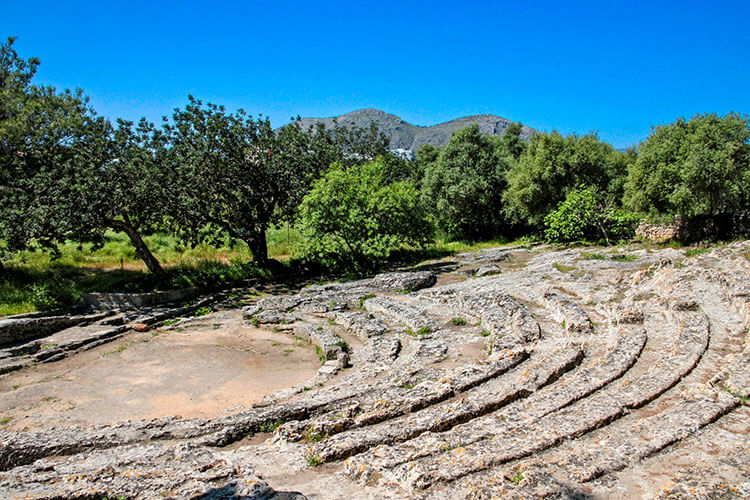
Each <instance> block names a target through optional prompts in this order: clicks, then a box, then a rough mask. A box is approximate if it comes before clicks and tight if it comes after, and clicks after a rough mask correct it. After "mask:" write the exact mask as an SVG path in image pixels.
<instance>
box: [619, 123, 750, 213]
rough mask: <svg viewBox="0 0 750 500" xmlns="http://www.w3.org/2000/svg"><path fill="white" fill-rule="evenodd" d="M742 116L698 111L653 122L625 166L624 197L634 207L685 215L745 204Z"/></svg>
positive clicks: (747, 133)
mask: <svg viewBox="0 0 750 500" xmlns="http://www.w3.org/2000/svg"><path fill="white" fill-rule="evenodd" d="M749 138H750V127H749V126H748V117H747V116H746V115H740V114H738V113H729V114H727V115H725V116H723V117H720V116H718V115H717V114H716V113H707V114H698V115H696V116H694V117H693V118H692V119H691V120H689V121H686V120H685V119H684V118H679V119H677V120H676V121H674V122H673V123H670V124H668V125H662V126H659V127H655V128H653V129H652V130H651V135H649V137H648V138H647V139H646V140H645V141H644V142H642V143H641V144H640V145H639V147H638V153H639V155H638V159H637V160H636V161H635V162H634V163H633V165H632V166H631V168H630V169H629V170H628V179H627V184H626V189H625V203H626V204H627V205H628V206H629V207H631V208H632V209H634V210H639V211H643V212H650V213H661V214H674V213H680V214H682V215H685V216H694V215H701V214H712V215H715V214H719V213H723V212H729V211H734V210H739V209H743V208H747V207H748V206H750V146H748V139H749Z"/></svg>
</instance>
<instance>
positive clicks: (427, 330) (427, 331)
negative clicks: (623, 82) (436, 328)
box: [404, 326, 432, 339]
mask: <svg viewBox="0 0 750 500" xmlns="http://www.w3.org/2000/svg"><path fill="white" fill-rule="evenodd" d="M404 333H405V334H407V335H409V336H411V337H414V338H415V339H416V338H418V337H421V336H424V335H429V334H431V333H432V329H431V328H430V327H429V326H423V327H421V328H420V329H419V330H417V331H416V332H415V331H414V330H412V329H411V328H407V329H406V330H405V331H404Z"/></svg>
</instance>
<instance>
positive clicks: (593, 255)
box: [581, 252, 607, 260]
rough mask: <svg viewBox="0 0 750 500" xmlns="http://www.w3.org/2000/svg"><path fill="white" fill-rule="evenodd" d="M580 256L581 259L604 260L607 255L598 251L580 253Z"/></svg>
mask: <svg viewBox="0 0 750 500" xmlns="http://www.w3.org/2000/svg"><path fill="white" fill-rule="evenodd" d="M581 258H582V259H583V260H604V259H606V258H607V257H605V256H604V255H603V254H600V253H586V252H584V253H582V254H581Z"/></svg>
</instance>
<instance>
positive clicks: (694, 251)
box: [685, 247, 711, 257]
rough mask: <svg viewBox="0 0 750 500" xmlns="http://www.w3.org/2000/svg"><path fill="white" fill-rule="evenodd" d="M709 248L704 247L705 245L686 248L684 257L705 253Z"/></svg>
mask: <svg viewBox="0 0 750 500" xmlns="http://www.w3.org/2000/svg"><path fill="white" fill-rule="evenodd" d="M710 250H711V249H710V248H706V247H695V248H688V249H687V250H685V257H695V256H696V255H700V254H702V253H706V252H708V251H710Z"/></svg>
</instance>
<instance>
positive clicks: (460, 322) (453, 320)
mask: <svg viewBox="0 0 750 500" xmlns="http://www.w3.org/2000/svg"><path fill="white" fill-rule="evenodd" d="M451 324H453V325H455V326H463V325H465V324H466V320H465V319H463V318H458V317H456V318H451Z"/></svg>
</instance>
